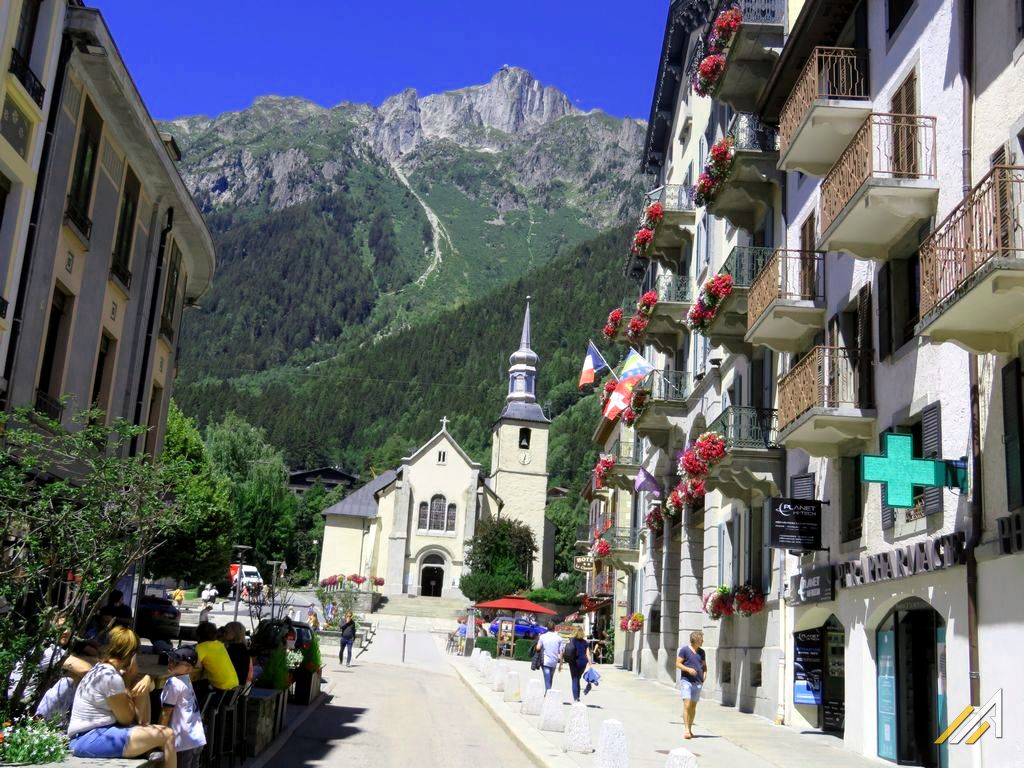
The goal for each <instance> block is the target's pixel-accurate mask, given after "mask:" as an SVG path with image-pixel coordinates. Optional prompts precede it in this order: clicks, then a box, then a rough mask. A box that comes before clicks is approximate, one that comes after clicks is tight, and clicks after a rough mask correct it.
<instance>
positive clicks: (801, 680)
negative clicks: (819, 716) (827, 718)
mask: <svg viewBox="0 0 1024 768" xmlns="http://www.w3.org/2000/svg"><path fill="white" fill-rule="evenodd" d="M821 656H822V653H821V627H816V628H815V629H805V630H802V631H800V632H794V633H793V703H794V704H821Z"/></svg>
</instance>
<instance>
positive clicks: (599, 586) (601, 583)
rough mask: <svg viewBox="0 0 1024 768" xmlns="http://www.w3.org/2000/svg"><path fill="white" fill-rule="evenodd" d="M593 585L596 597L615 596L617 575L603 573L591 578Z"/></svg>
mask: <svg viewBox="0 0 1024 768" xmlns="http://www.w3.org/2000/svg"><path fill="white" fill-rule="evenodd" d="M590 580H591V584H592V594H594V595H614V594H615V574H614V573H611V572H602V573H599V574H597V575H596V576H591V577H590Z"/></svg>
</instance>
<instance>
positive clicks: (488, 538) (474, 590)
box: [459, 518, 537, 602]
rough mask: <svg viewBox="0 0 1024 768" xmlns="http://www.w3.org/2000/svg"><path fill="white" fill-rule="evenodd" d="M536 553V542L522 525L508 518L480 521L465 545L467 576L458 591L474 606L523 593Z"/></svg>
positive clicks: (531, 532) (461, 581)
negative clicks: (482, 601) (473, 602)
mask: <svg viewBox="0 0 1024 768" xmlns="http://www.w3.org/2000/svg"><path fill="white" fill-rule="evenodd" d="M536 552H537V542H536V541H535V540H534V537H533V531H532V530H531V529H530V526H528V525H527V524H526V523H524V522H522V521H520V520H510V519H508V518H493V519H486V520H481V521H480V522H479V523H477V526H476V533H475V534H474V535H473V538H471V539H470V540H469V541H467V542H466V559H465V562H466V565H467V566H468V567H469V569H470V572H469V573H468V574H466V575H465V576H463V577H462V579H461V580H460V581H459V588H460V589H461V590H462V593H463V594H464V595H465V596H466V597H468V598H469V599H470V600H474V601H478V602H479V601H481V600H493V599H494V598H497V597H501V596H502V595H507V594H512V593H513V592H518V591H520V590H523V589H526V588H528V587H529V586H530V575H529V574H530V566H531V564H532V563H533V556H534V554H535V553H536Z"/></svg>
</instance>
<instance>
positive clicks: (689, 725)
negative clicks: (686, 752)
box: [676, 631, 708, 739]
mask: <svg viewBox="0 0 1024 768" xmlns="http://www.w3.org/2000/svg"><path fill="white" fill-rule="evenodd" d="M703 644H704V633H703V632H699V631H698V632H691V633H690V644H689V645H684V646H683V647H682V648H680V649H679V655H678V656H677V657H676V669H678V670H679V693H680V695H681V696H682V697H683V738H685V739H692V738H693V719H694V717H696V715H697V702H698V701H700V690H701V688H702V687H703V686H704V678H706V677H707V674H708V665H707V661H706V660H705V656H704V649H703V648H701V646H702V645H703Z"/></svg>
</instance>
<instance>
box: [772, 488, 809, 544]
mask: <svg viewBox="0 0 1024 768" xmlns="http://www.w3.org/2000/svg"><path fill="white" fill-rule="evenodd" d="M770 510H771V515H770V517H769V526H768V529H769V534H768V536H769V539H768V540H769V544H770V546H772V547H773V548H775V549H789V550H793V551H796V552H817V551H818V550H819V549H821V502H820V501H816V500H815V499H772V500H771V507H770Z"/></svg>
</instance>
